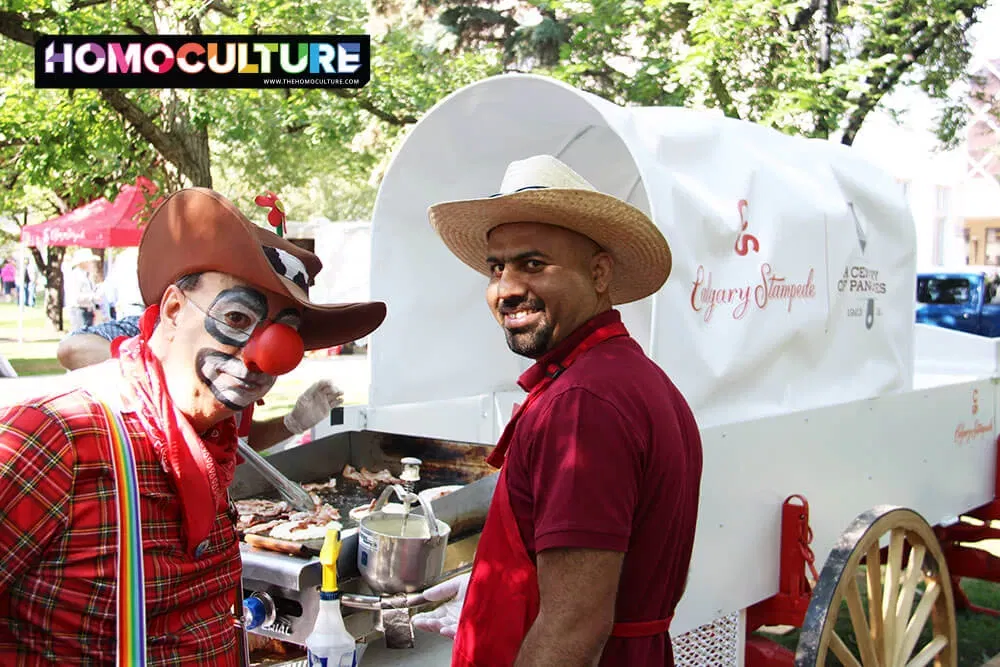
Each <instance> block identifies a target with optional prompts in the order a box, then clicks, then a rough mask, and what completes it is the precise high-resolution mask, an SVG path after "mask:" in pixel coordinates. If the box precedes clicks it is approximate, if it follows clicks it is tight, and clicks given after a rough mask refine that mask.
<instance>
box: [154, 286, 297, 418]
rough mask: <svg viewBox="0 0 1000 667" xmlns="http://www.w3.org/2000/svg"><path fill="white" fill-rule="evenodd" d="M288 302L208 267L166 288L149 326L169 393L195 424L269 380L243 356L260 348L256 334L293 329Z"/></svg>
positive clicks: (246, 401) (241, 404)
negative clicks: (192, 279) (158, 343)
mask: <svg viewBox="0 0 1000 667" xmlns="http://www.w3.org/2000/svg"><path fill="white" fill-rule="evenodd" d="M296 305H297V304H296V303H295V302H294V301H293V300H292V299H289V298H288V297H285V296H282V295H279V294H274V293H272V292H268V291H266V290H261V289H258V288H255V287H252V286H250V285H248V284H246V283H244V282H243V281H241V280H239V279H237V278H234V277H233V276H229V275H225V274H221V273H215V272H207V273H204V274H201V276H200V278H199V279H198V281H197V283H195V284H194V285H190V286H187V285H185V286H184V287H183V288H181V287H177V286H173V287H171V288H169V289H168V292H167V294H165V295H164V299H163V301H162V302H161V305H160V326H158V327H157V331H158V333H159V334H160V335H161V336H162V339H163V348H162V353H161V354H162V356H161V359H162V361H163V364H164V370H165V371H166V377H167V384H168V388H169V390H170V394H171V397H172V398H173V399H174V402H175V404H176V405H177V407H178V408H179V409H180V410H181V412H183V413H184V414H185V415H187V416H188V418H189V419H190V420H191V423H192V424H193V425H195V427H196V428H204V427H207V426H209V425H211V424H213V423H215V422H217V421H219V420H220V419H224V418H226V417H227V416H228V415H229V414H231V413H232V412H236V411H239V410H242V409H244V408H246V407H248V406H249V405H251V404H252V403H254V402H255V401H257V400H259V399H260V398H262V397H263V396H264V395H265V394H266V393H267V392H268V391H269V390H270V389H271V387H272V386H274V382H275V375H274V374H269V373H267V372H264V371H263V370H262V369H261V367H259V366H258V365H257V364H256V363H254V362H253V361H252V360H249V359H248V358H247V351H248V349H249V348H250V347H253V346H254V345H256V346H257V347H258V348H260V347H261V344H262V342H263V341H264V340H266V338H262V334H264V333H268V331H269V330H270V329H272V328H274V327H275V326H277V325H278V324H283V325H287V326H288V327H291V329H293V330H294V329H297V328H298V325H299V323H300V321H301V316H300V314H299V311H298V310H297V309H296V308H295V306H296ZM282 328H284V327H282ZM161 329H162V331H161ZM289 333H291V334H292V335H293V336H294V335H295V334H294V331H290V332H289ZM264 349H267V346H266V345H264ZM264 367H267V364H264ZM272 372H273V371H272Z"/></svg>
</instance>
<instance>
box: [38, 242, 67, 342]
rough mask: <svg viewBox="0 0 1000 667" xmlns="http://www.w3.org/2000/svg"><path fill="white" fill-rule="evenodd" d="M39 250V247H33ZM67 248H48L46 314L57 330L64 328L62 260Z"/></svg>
mask: <svg viewBox="0 0 1000 667" xmlns="http://www.w3.org/2000/svg"><path fill="white" fill-rule="evenodd" d="M32 250H33V251H34V252H38V251H37V249H34V248H33V249H32ZM65 254H66V248H62V247H57V246H52V247H50V248H49V249H48V257H47V258H46V259H47V261H46V263H45V315H46V317H48V318H49V321H50V322H52V324H53V325H55V327H56V330H58V331H65V329H64V328H63V275H62V262H63V256H64V255H65Z"/></svg>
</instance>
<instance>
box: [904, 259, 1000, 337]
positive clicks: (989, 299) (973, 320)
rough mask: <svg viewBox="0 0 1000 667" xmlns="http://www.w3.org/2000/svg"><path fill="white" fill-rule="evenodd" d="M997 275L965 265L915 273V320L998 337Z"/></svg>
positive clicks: (999, 302) (999, 297)
mask: <svg viewBox="0 0 1000 667" xmlns="http://www.w3.org/2000/svg"><path fill="white" fill-rule="evenodd" d="M998 287H1000V278H998V274H997V273H995V272H987V271H986V270H978V269H968V270H964V271H935V272H925V273H918V274H917V313H916V317H917V322H919V323H923V324H932V325H935V326H939V327H945V328H947V329H957V330H959V331H966V332H968V333H972V334H978V335H980V336H989V337H991V338H993V337H1000V290H998Z"/></svg>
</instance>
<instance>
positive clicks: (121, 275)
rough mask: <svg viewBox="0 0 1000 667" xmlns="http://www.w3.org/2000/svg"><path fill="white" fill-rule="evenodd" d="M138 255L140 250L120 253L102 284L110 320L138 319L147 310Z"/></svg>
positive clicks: (103, 298) (103, 299)
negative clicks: (139, 271) (139, 273)
mask: <svg viewBox="0 0 1000 667" xmlns="http://www.w3.org/2000/svg"><path fill="white" fill-rule="evenodd" d="M138 253H139V249H138V248H125V249H124V250H123V251H122V252H120V253H119V254H118V256H117V257H115V260H114V263H113V264H112V265H111V271H109V272H108V277H107V279H106V280H105V281H104V282H103V283H102V290H101V297H102V301H103V302H104V303H105V304H106V307H107V308H108V310H109V317H110V319H113V320H117V319H122V318H130V317H138V316H139V315H141V314H142V311H143V310H145V306H144V305H143V303H142V294H141V293H140V292H139V279H138V272H137V267H138V257H139V254H138Z"/></svg>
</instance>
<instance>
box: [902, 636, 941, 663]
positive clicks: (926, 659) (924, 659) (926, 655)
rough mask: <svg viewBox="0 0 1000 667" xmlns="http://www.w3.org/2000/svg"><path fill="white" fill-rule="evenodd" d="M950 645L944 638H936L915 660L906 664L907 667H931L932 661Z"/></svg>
mask: <svg viewBox="0 0 1000 667" xmlns="http://www.w3.org/2000/svg"><path fill="white" fill-rule="evenodd" d="M947 645H948V640H947V639H946V638H944V637H935V638H934V641H932V642H931V643H930V644H928V645H927V646H925V647H924V648H923V650H922V651H920V653H918V654H917V657H915V658H914V659H913V660H910V661H909V662H908V663H906V667H924V665H929V664H930V662H931V660H933V659H934V658H936V657H937V655H938V654H939V653H941V651H943V650H944V649H945V647H946V646H947Z"/></svg>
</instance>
